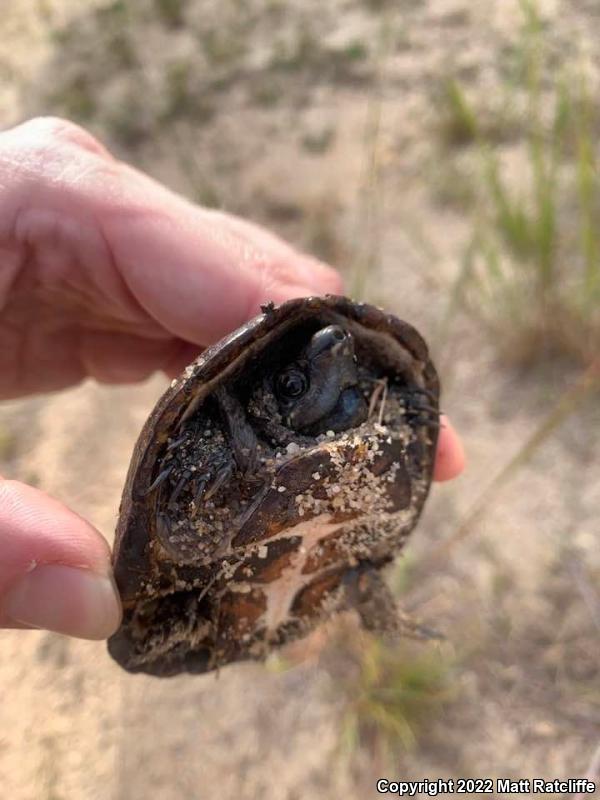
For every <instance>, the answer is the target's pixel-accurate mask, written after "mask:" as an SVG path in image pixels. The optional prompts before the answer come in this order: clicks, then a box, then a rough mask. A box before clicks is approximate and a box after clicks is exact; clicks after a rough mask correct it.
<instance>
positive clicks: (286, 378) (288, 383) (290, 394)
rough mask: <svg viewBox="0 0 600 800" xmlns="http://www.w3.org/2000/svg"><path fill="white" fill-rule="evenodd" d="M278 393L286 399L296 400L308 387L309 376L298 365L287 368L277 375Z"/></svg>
mask: <svg viewBox="0 0 600 800" xmlns="http://www.w3.org/2000/svg"><path fill="white" fill-rule="evenodd" d="M276 389H277V394H278V395H279V397H281V398H282V399H284V400H296V399H297V398H298V397H302V395H303V394H304V393H305V392H306V390H307V389H308V378H307V377H306V375H305V374H304V373H303V372H302V370H300V369H298V368H297V367H292V368H291V369H286V370H285V372H281V373H280V374H279V375H278V376H277V383H276Z"/></svg>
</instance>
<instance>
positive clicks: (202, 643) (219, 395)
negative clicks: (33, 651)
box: [109, 296, 439, 676]
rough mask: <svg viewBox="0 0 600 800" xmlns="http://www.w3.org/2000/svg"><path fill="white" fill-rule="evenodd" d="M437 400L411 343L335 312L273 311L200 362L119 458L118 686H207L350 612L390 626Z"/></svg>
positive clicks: (402, 329) (388, 327) (306, 307)
mask: <svg viewBox="0 0 600 800" xmlns="http://www.w3.org/2000/svg"><path fill="white" fill-rule="evenodd" d="M438 398H439V383H438V379H437V375H436V372H435V368H434V367H433V364H432V363H431V361H430V359H429V355H428V350H427V346H426V345H425V343H424V341H423V339H422V338H421V336H420V335H419V334H418V333H417V332H416V331H415V329H414V328H412V327H411V326H410V325H408V324H407V323H406V322H402V321H401V320H399V319H397V318H396V317H394V316H392V315H390V314H387V313H385V312H384V311H382V310H380V309H378V308H375V307H373V306H370V305H367V304H364V303H356V302H353V301H351V300H349V299H347V298H344V297H333V296H328V297H310V298H304V299H298V300H291V301H289V302H287V303H284V304H283V305H281V306H280V307H278V308H276V307H275V306H273V305H272V304H270V305H268V306H265V307H264V308H263V313H262V314H261V315H259V316H258V317H256V318H255V319H253V320H252V321H250V322H248V323H247V324H246V325H244V326H243V327H242V328H240V329H239V330H237V331H235V332H234V333H232V334H231V335H230V336H227V337H226V338H225V339H223V340H222V341H220V342H218V343H217V344H215V345H214V346H212V347H210V348H209V349H207V350H206V351H204V352H203V353H202V355H200V356H199V357H198V358H197V359H196V361H194V362H193V363H192V364H190V366H188V367H187V368H186V369H185V371H184V372H183V374H182V375H181V376H180V377H179V378H178V379H177V380H175V381H173V383H172V384H171V387H170V388H169V389H168V390H167V391H166V393H165V394H164V395H163V397H162V398H161V399H160V400H159V401H158V403H157V405H156V407H155V408H154V410H153V412H152V413H151V415H150V417H149V419H148V421H147V422H146V424H145V426H144V429H143V430H142V433H141V435H140V437H139V440H138V442H137V445H136V447H135V450H134V453H133V458H132V462H131V466H130V469H129V474H128V477H127V482H126V485H125V490H124V494H123V499H122V503H121V509H120V519H119V523H118V528H117V536H116V545H115V554H114V569H115V575H116V580H117V584H118V587H119V590H120V593H121V597H122V601H123V608H124V616H123V622H122V625H121V628H120V629H119V631H118V632H117V633H116V634H115V635H114V636H113V637H112V638H111V639H110V640H109V651H110V653H111V655H112V656H113V658H115V659H116V661H117V662H118V663H119V664H120V665H121V666H123V667H124V668H125V669H127V670H129V671H131V672H147V673H150V674H153V675H163V676H166V675H175V674H178V673H181V672H192V673H202V672H207V671H209V670H212V669H216V668H218V667H220V666H223V665H225V664H227V663H230V662H234V661H240V660H244V659H252V658H254V659H260V658H262V657H264V656H265V655H266V654H267V653H268V652H269V651H270V650H271V649H273V648H276V647H278V646H280V645H282V644H284V643H286V642H288V641H291V640H293V639H296V638H299V637H302V636H304V635H306V634H307V633H308V632H309V631H311V630H312V629H313V628H314V627H316V625H317V624H318V623H319V621H321V620H323V619H324V618H326V617H328V616H329V615H331V614H332V613H334V612H336V611H339V610H343V609H348V608H350V607H353V608H355V609H356V610H357V611H358V613H359V614H360V616H361V618H362V621H363V623H364V624H365V625H366V626H367V627H369V628H372V629H379V630H389V629H390V628H393V626H394V617H395V605H394V603H393V601H392V598H391V595H390V593H389V591H388V590H387V586H386V584H385V583H384V582H383V580H382V578H381V576H380V570H381V569H382V567H384V566H385V565H386V564H388V563H389V562H390V561H391V560H392V559H393V558H394V556H395V555H396V554H397V553H398V552H399V551H400V550H401V549H402V547H403V545H404V542H405V540H406V537H407V536H408V534H409V533H410V532H411V530H412V529H413V528H414V526H415V524H416V522H417V520H418V518H419V515H420V513H421V510H422V508H423V503H424V502H425V499H426V497H427V493H428V491H429V486H430V483H431V478H432V471H433V462H434V455H435V448H436V441H437V434H438V426H439V414H438Z"/></svg>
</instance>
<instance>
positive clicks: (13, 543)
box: [0, 479, 121, 639]
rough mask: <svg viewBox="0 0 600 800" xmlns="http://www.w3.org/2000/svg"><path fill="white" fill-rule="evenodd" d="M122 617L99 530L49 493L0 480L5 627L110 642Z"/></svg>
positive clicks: (0, 619) (0, 622)
mask: <svg viewBox="0 0 600 800" xmlns="http://www.w3.org/2000/svg"><path fill="white" fill-rule="evenodd" d="M120 618H121V607H120V601H119V597H118V594H117V592H116V589H115V585H114V583H113V580H112V576H111V568H110V554H109V550H108V546H107V544H106V542H105V540H104V539H103V538H102V537H101V536H100V534H99V533H98V531H97V530H96V529H95V528H93V527H92V526H91V525H90V524H89V523H87V522H85V520H83V519H81V517H79V516H77V514H75V513H74V512H72V511H70V510H69V509H68V508H66V507H65V506H63V505H62V504H61V503H59V502H58V501H56V500H53V499H52V498H51V497H48V496H47V495H45V494H44V493H43V492H40V491H38V490H37V489H33V488H32V487H30V486H26V485H25V484H22V483H18V482H17V481H10V480H2V479H0V627H9V628H15V627H17V628H43V629H45V630H51V631H56V632H57V633H64V634H67V635H68V636H78V637H80V638H82V639H104V638H106V637H107V636H110V634H111V633H113V632H114V631H115V630H116V628H117V627H118V625H119V622H120Z"/></svg>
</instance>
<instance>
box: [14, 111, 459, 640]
mask: <svg viewBox="0 0 600 800" xmlns="http://www.w3.org/2000/svg"><path fill="white" fill-rule="evenodd" d="M341 289H342V287H341V280H340V277H339V275H338V274H337V273H336V272H335V271H334V270H332V269H331V268H330V267H327V266H325V265H324V264H322V263H320V262H318V261H316V260H314V259H312V258H310V257H308V256H305V255H302V254H299V253H298V252H296V251H295V250H294V249H293V248H291V247H290V246H289V245H287V244H285V243H284V242H283V241H281V240H280V239H278V238H277V237H276V236H274V235H272V234H270V233H268V232H267V231H265V230H263V229H262V228H259V227H257V226H255V225H252V224H251V223H248V222H245V221H243V220H241V219H239V218H236V217H232V216H230V215H227V214H224V213H221V212H218V211H210V210H206V209H202V208H199V207H198V206H195V205H193V204H192V203H189V202H188V201H186V200H184V199H183V198H181V197H179V196H177V195H175V194H173V193H172V192H170V191H169V190H168V189H166V188H165V187H163V186H161V185H159V184H158V183H156V182H154V181H153V180H152V179H150V178H149V177H147V176H145V175H143V174H141V173H139V172H137V171H136V170H134V169H132V168H131V167H128V166H127V165H125V164H123V163H121V162H119V161H117V160H115V159H114V158H113V157H112V156H111V155H110V154H109V153H108V152H107V151H106V150H105V149H104V148H103V146H102V145H101V144H100V143H98V142H97V141H96V140H95V139H94V138H93V137H92V136H91V135H90V134H88V133H87V132H86V131H84V130H82V129H81V128H79V127H78V126H76V125H73V124H71V123H69V122H65V121H61V120H56V119H38V120H33V121H31V122H28V123H25V124H24V125H21V126H19V127H17V128H14V129H12V130H9V131H6V132H4V133H2V134H0V345H1V346H0V376H1V377H0V397H2V398H8V397H17V396H21V395H26V394H30V393H32V392H40V391H52V390H56V389H60V388H63V387H66V386H70V385H73V384H75V383H77V382H79V381H80V380H82V379H83V378H85V377H93V378H96V379H97V380H99V381H102V382H109V383H121V382H130V381H137V380H142V379H144V378H146V377H147V376H148V375H150V374H151V373H152V372H154V371H156V370H164V371H165V372H166V373H167V374H169V375H175V374H177V373H178V372H179V371H180V370H181V369H182V368H183V367H184V366H185V365H186V364H187V363H189V362H190V361H191V360H192V359H193V358H194V357H195V355H197V353H198V352H199V350H201V349H202V348H203V347H205V346H206V345H208V344H209V343H211V342H213V341H216V340H218V339H219V338H220V337H221V336H223V335H224V334H226V333H228V332H229V331H231V330H233V329H234V328H236V327H238V326H239V325H241V324H242V323H243V322H245V321H246V320H247V319H249V318H250V317H252V316H253V315H254V314H255V313H257V312H258V310H259V307H260V305H261V303H265V302H268V301H270V300H273V301H275V302H276V303H279V302H282V301H284V300H287V299H289V298H291V297H298V296H304V295H309V294H325V293H328V292H331V293H339V292H340V291H341ZM463 463H464V458H463V455H462V448H461V444H460V440H459V439H458V437H457V436H456V434H455V433H454V431H453V429H452V428H451V426H450V425H449V423H447V421H446V422H444V426H443V427H442V430H441V435H440V441H439V445H438V452H437V460H436V466H435V478H436V479H437V480H448V479H450V478H452V477H454V476H456V475H457V474H458V473H459V472H460V471H461V470H462V468H463ZM0 554H1V557H0V627H2V626H4V627H40V628H47V629H49V630H55V631H59V632H62V633H66V634H70V635H74V636H80V637H83V638H92V639H101V638H105V637H106V636H108V635H110V634H111V633H112V632H113V631H114V630H115V628H116V627H117V625H118V624H119V619H120V604H119V600H118V596H117V593H116V590H115V588H114V584H113V583H112V578H111V573H110V560H109V551H108V547H107V545H106V543H105V541H104V540H103V539H102V537H101V536H100V534H99V533H98V532H97V531H96V530H95V529H94V528H93V527H92V526H91V525H89V524H88V523H87V522H85V521H84V520H82V519H81V518H80V517H78V516H77V515H76V514H74V513H73V512H71V511H69V510H68V509H67V508H65V507H64V506H62V505H61V504H60V503H58V502H56V501H54V500H52V499H51V498H49V497H47V496H46V495H45V494H43V493H42V492H40V491H38V490H36V489H32V488H30V487H27V486H24V485H23V484H20V483H18V482H15V481H2V480H1V479H0Z"/></svg>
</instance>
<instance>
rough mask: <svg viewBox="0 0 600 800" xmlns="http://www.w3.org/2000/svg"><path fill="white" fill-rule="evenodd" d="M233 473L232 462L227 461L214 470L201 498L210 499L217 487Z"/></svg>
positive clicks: (217, 489)
mask: <svg viewBox="0 0 600 800" xmlns="http://www.w3.org/2000/svg"><path fill="white" fill-rule="evenodd" d="M232 475H233V463H232V462H231V461H228V462H227V463H226V464H223V465H222V466H221V467H219V469H218V470H217V471H216V473H215V474H214V476H213V477H212V480H211V481H210V483H209V484H208V485H207V486H206V489H205V490H204V492H203V499H204V500H210V499H211V497H213V496H214V495H215V494H216V493H217V492H218V491H219V489H220V488H221V487H222V486H223V484H224V483H225V482H226V481H228V480H229V478H230V477H231V476H232Z"/></svg>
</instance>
